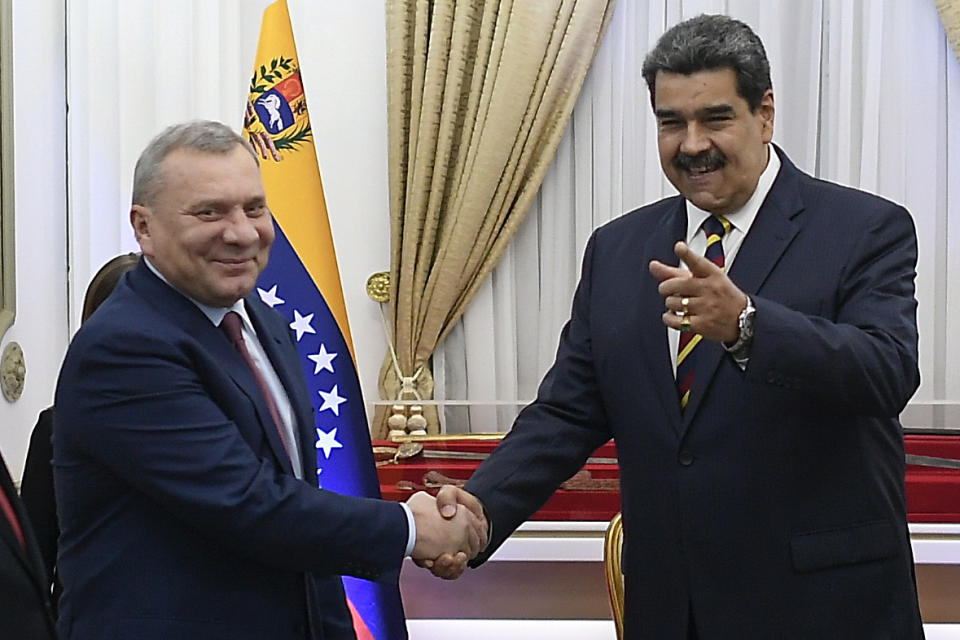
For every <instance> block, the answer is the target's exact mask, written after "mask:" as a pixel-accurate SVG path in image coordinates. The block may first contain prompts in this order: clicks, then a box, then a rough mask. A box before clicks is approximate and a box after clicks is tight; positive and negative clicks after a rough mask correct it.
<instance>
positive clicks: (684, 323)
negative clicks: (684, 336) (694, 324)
mask: <svg viewBox="0 0 960 640" xmlns="http://www.w3.org/2000/svg"><path fill="white" fill-rule="evenodd" d="M680 331H681V332H683V333H686V332H687V331H690V316H688V315H684V316H683V317H682V318H680Z"/></svg>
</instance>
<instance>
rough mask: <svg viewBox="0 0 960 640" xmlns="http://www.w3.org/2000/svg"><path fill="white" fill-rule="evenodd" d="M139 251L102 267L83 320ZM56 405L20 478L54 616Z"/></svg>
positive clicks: (38, 429) (34, 438) (44, 414)
mask: <svg viewBox="0 0 960 640" xmlns="http://www.w3.org/2000/svg"><path fill="white" fill-rule="evenodd" d="M138 260H139V255H138V254H136V253H127V254H123V255H119V256H117V257H115V258H113V259H111V260H110V261H109V262H107V263H106V264H105V265H103V266H102V267H100V270H99V271H97V273H96V275H95V276H93V279H92V280H91V281H90V286H89V287H87V292H86V295H85V296H84V298H83V314H82V316H81V323H83V322H86V321H87V318H89V317H90V316H91V315H93V312H94V311H96V310H97V307H99V306H100V305H101V304H102V303H103V301H104V300H106V299H107V296H109V295H110V293H111V292H113V289H114V287H116V286H117V283H118V282H119V281H120V276H122V275H123V274H124V273H126V272H127V271H129V270H130V269H133V268H134V267H135V266H137V261H138ZM53 414H54V411H53V407H47V408H46V409H44V410H43V411H41V412H40V415H39V417H38V418H37V424H36V426H34V427H33V432H32V433H31V434H30V445H29V447H28V448H27V461H26V463H25V464H24V467H23V478H22V479H21V481H20V498H21V500H23V506H24V507H25V508H26V510H27V513H28V515H29V516H30V523H31V524H32V525H33V530H34V533H35V534H36V536H37V544H38V545H39V546H40V555H41V556H42V557H43V565H44V568H45V569H46V572H47V588H48V589H50V590H51V592H52V604H53V616H54V618H56V616H57V601H58V600H59V598H60V592H61V591H62V590H63V589H62V586H61V584H60V579H59V578H58V577H57V569H56V563H57V537H58V536H59V535H60V525H59V524H58V522H57V502H56V499H55V497H54V493H53V467H52V466H51V465H50V461H51V460H52V459H53V443H52V441H51V435H52V431H53V417H54V416H53Z"/></svg>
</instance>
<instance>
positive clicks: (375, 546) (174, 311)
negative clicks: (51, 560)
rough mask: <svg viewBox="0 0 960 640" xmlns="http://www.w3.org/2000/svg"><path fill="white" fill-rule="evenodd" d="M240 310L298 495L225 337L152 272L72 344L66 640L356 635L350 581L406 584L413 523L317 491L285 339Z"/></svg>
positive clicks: (58, 430) (252, 300) (61, 442)
mask: <svg viewBox="0 0 960 640" xmlns="http://www.w3.org/2000/svg"><path fill="white" fill-rule="evenodd" d="M246 307H247V310H248V312H249V315H250V318H251V320H252V321H253V324H254V326H255V328H256V331H257V335H258V337H259V338H260V341H261V343H262V344H263V347H264V350H265V351H266V352H267V355H268V357H269V358H270V361H271V362H272V364H273V366H274V368H275V369H276V371H277V374H278V375H279V377H280V380H281V381H282V383H283V385H284V387H285V389H286V391H287V394H288V395H289V397H290V401H291V403H292V405H293V407H294V410H295V412H296V415H297V418H298V427H299V437H300V442H301V450H302V452H303V456H302V458H303V460H302V462H303V469H304V472H303V475H304V480H298V479H296V478H295V477H294V476H293V475H292V471H291V468H290V463H289V460H287V459H286V456H285V454H284V453H283V445H282V443H281V442H280V439H279V435H278V433H277V430H276V428H275V427H274V426H273V425H272V423H271V418H270V413H269V411H268V409H267V407H266V404H265V402H264V399H263V397H262V394H261V392H260V390H259V387H258V386H257V383H256V381H255V379H254V377H253V375H252V373H251V372H250V370H249V369H248V368H247V366H246V365H245V364H244V362H243V360H242V359H241V358H240V356H239V354H238V353H237V352H236V351H235V350H234V348H233V346H232V345H231V344H230V342H229V341H228V340H227V338H226V336H225V334H223V333H222V332H221V331H220V330H219V329H218V328H216V327H214V326H213V325H212V323H211V322H210V321H209V320H208V319H207V317H206V316H204V315H203V313H202V312H201V311H200V310H199V309H198V308H197V307H196V306H195V305H194V304H193V303H192V302H190V301H189V300H188V299H187V298H185V297H184V296H182V295H181V294H180V293H178V292H176V291H175V290H174V289H172V288H171V287H169V286H168V285H166V284H165V283H163V282H162V281H160V280H159V279H158V278H157V277H156V276H155V275H154V274H153V273H151V272H150V270H149V269H148V268H147V267H146V265H145V264H144V263H143V262H142V261H141V264H140V265H139V266H138V267H137V268H136V269H135V270H134V271H132V272H130V273H128V274H127V275H126V276H124V279H123V280H122V281H121V283H120V284H119V285H118V287H117V289H116V291H115V292H114V293H113V295H111V296H110V298H109V299H108V300H107V301H106V302H105V303H104V304H103V306H102V307H100V309H99V310H98V311H97V312H96V313H95V314H94V315H93V316H92V317H91V318H90V319H89V320H88V321H87V322H86V323H85V324H84V325H83V327H82V328H81V330H80V331H79V332H78V333H77V335H76V337H75V338H74V340H73V342H72V343H71V345H70V348H69V350H68V352H67V356H66V359H65V361H64V364H63V368H62V370H61V372H60V379H59V382H58V386H57V396H56V411H57V413H56V421H55V424H54V460H53V463H54V476H55V483H56V491H57V499H58V509H59V516H60V524H61V530H62V533H61V538H60V552H59V561H58V567H59V569H60V572H61V573H60V575H61V576H62V580H63V586H64V592H63V596H62V600H61V608H60V618H59V625H60V627H59V628H60V631H61V634H62V635H63V637H64V638H66V639H68V640H72V639H82V640H86V639H90V640H109V639H112V638H137V639H138V640H150V639H154V638H156V639H157V640H159V639H161V638H162V639H164V640H169V639H171V638H204V639H214V638H223V639H225V640H226V639H230V640H238V639H244V638H250V639H251V640H253V639H261V638H297V639H298V640H302V639H304V638H311V637H312V638H327V639H328V640H329V639H330V638H341V637H348V638H352V637H353V632H352V630H351V629H350V628H349V624H350V618H349V613H348V611H347V608H346V605H345V601H344V596H343V589H342V585H341V583H340V579H339V577H338V574H349V575H354V576H358V577H361V578H368V579H379V580H395V579H396V577H397V575H398V571H399V568H400V564H401V561H402V559H403V552H404V547H405V545H406V539H407V524H406V516H405V515H404V512H403V510H402V508H401V507H400V506H399V505H397V504H393V503H386V502H381V501H379V500H370V499H362V498H351V497H345V496H341V495H337V494H335V493H332V492H328V491H322V490H319V489H317V488H316V486H315V485H314V484H312V483H313V482H315V478H316V458H315V456H316V452H315V450H314V448H313V447H312V446H311V443H312V442H313V441H314V438H313V433H314V415H313V409H312V407H311V404H310V401H309V397H308V393H307V389H306V385H305V383H304V381H303V374H302V370H301V368H300V364H299V358H298V355H297V353H296V347H295V344H294V342H293V339H292V337H291V334H290V330H289V329H288V328H287V326H286V322H285V321H284V320H283V319H282V318H281V317H280V316H279V314H276V313H275V312H274V311H273V310H271V309H269V308H268V307H266V306H265V305H264V304H263V303H262V302H260V301H259V300H258V299H256V296H254V295H251V296H248V297H247V299H246Z"/></svg>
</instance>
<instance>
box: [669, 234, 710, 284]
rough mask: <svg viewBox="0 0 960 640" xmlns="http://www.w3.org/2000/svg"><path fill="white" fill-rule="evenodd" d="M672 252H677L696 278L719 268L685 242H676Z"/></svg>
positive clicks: (705, 275)
mask: <svg viewBox="0 0 960 640" xmlns="http://www.w3.org/2000/svg"><path fill="white" fill-rule="evenodd" d="M673 252H674V253H676V254H677V257H678V258H680V259H681V260H683V262H684V263H685V264H686V265H687V268H688V269H690V273H692V274H693V275H694V276H695V277H697V278H706V277H707V276H712V275H713V274H714V273H716V272H717V271H718V270H719V269H720V267H718V266H717V265H715V264H714V263H713V262H711V261H710V260H707V259H706V258H705V257H704V256H701V255H700V254H698V253H697V252H695V251H693V250H692V249H690V247H688V246H687V243H685V242H678V243H677V244H676V245H674V247H673Z"/></svg>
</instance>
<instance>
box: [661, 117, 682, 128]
mask: <svg viewBox="0 0 960 640" xmlns="http://www.w3.org/2000/svg"><path fill="white" fill-rule="evenodd" d="M680 125H681V122H680V120H678V119H676V118H661V119H660V120H659V121H658V122H657V127H659V128H660V129H661V130H664V129H676V128H677V127H679V126H680Z"/></svg>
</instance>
